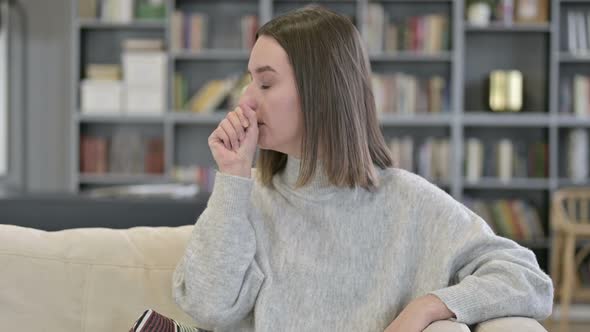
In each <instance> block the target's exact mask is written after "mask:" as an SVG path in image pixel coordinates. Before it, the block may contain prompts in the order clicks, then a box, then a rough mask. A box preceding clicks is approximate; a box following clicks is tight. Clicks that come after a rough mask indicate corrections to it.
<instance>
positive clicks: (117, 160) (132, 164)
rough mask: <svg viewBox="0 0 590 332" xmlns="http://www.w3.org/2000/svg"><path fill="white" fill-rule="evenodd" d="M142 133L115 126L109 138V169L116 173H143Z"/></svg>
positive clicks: (143, 151)
mask: <svg viewBox="0 0 590 332" xmlns="http://www.w3.org/2000/svg"><path fill="white" fill-rule="evenodd" d="M144 155H145V149H144V144H143V140H142V135H141V133H140V132H139V131H138V130H135V129H132V128H124V127H123V128H117V129H116V130H115V131H114V133H113V135H112V138H111V149H110V151H109V169H110V171H111V172H113V173H117V174H144V168H145V167H144V164H145V163H144V160H145V157H144Z"/></svg>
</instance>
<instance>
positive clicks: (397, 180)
mask: <svg viewBox="0 0 590 332" xmlns="http://www.w3.org/2000/svg"><path fill="white" fill-rule="evenodd" d="M379 172H380V173H381V174H380V187H381V188H382V190H383V191H384V192H385V193H386V194H387V195H391V196H392V197H406V198H407V199H408V200H410V201H411V202H412V204H413V205H416V204H417V205H420V204H430V203H441V202H446V203H448V202H449V201H452V200H453V198H452V196H450V194H449V193H447V192H446V191H444V190H443V189H441V188H440V187H438V186H437V185H435V184H434V183H432V182H430V181H429V180H427V179H425V178H424V177H422V176H420V175H418V174H415V173H412V172H410V171H407V170H405V169H401V168H396V167H390V168H386V169H380V170H379Z"/></svg>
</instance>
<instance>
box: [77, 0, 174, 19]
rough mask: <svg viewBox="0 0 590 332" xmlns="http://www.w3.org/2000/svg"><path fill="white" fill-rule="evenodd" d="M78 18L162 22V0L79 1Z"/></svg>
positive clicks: (163, 4)
mask: <svg viewBox="0 0 590 332" xmlns="http://www.w3.org/2000/svg"><path fill="white" fill-rule="evenodd" d="M78 15H79V17H80V18H87V19H100V20H101V21H105V22H118V23H130V22H132V21H134V20H163V19H164V18H165V16H166V4H165V1H164V0H79V5H78Z"/></svg>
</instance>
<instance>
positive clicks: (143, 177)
mask: <svg viewBox="0 0 590 332" xmlns="http://www.w3.org/2000/svg"><path fill="white" fill-rule="evenodd" d="M78 179H79V181H80V183H81V184H96V185H119V184H123V185H124V184H135V183H163V182H170V181H171V179H170V178H169V177H168V176H166V175H158V174H80V175H79V176H78Z"/></svg>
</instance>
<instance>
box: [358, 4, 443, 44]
mask: <svg viewBox="0 0 590 332" xmlns="http://www.w3.org/2000/svg"><path fill="white" fill-rule="evenodd" d="M367 16H368V17H367V20H366V22H367V23H366V24H367V27H366V29H367V31H368V34H367V36H368V40H367V47H368V49H369V52H370V53H371V54H379V53H383V52H386V53H395V52H397V51H411V52H419V53H424V54H437V53H440V52H441V51H445V50H448V49H449V48H450V33H449V22H448V21H449V20H448V18H447V16H446V15H444V14H429V15H422V16H411V17H407V18H405V19H404V20H403V21H399V22H390V18H389V15H388V13H387V11H385V10H384V9H383V5H381V4H379V3H370V4H369V7H368V10H367Z"/></svg>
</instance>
